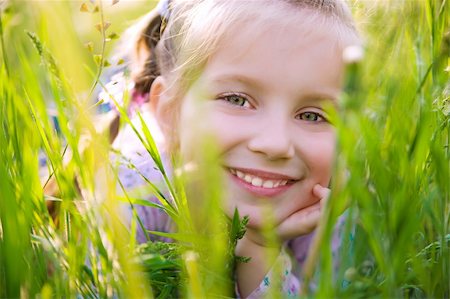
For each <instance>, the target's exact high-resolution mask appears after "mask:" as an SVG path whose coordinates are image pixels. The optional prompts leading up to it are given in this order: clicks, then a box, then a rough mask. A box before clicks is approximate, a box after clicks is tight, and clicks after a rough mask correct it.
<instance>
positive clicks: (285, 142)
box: [247, 117, 295, 160]
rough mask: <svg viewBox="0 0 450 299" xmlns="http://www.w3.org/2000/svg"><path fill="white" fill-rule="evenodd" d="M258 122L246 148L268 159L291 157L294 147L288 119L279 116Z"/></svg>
mask: <svg viewBox="0 0 450 299" xmlns="http://www.w3.org/2000/svg"><path fill="white" fill-rule="evenodd" d="M260 124H261V125H259V126H256V127H257V128H256V130H255V132H254V135H253V137H252V138H251V139H250V140H249V142H248V145H247V147H248V149H249V150H251V151H253V152H256V153H261V154H264V155H265V156H266V157H267V158H268V159H270V160H277V159H290V158H293V157H294V154H295V149H294V144H293V142H292V141H293V140H292V138H293V136H292V135H291V133H290V132H289V124H288V121H287V120H283V119H280V118H279V117H278V118H266V119H264V120H263V121H261V122H260Z"/></svg>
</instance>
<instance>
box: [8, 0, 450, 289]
mask: <svg viewBox="0 0 450 299" xmlns="http://www.w3.org/2000/svg"><path fill="white" fill-rule="evenodd" d="M352 3H353V9H354V13H355V16H356V18H357V21H358V23H359V24H360V26H361V31H362V32H363V35H364V36H365V38H366V43H365V57H364V59H363V60H362V61H361V62H359V63H356V64H353V65H350V66H349V70H348V74H347V81H346V90H345V93H344V95H343V99H342V107H341V109H340V111H337V113H336V115H335V123H336V127H337V131H338V135H339V138H338V140H339V141H338V154H337V159H336V164H335V174H334V176H333V180H332V181H333V183H332V195H331V200H330V201H329V205H328V206H327V208H326V211H325V214H324V217H323V219H322V225H321V228H320V229H319V231H318V232H317V236H318V237H317V238H316V240H315V243H314V244H313V245H312V250H311V254H310V256H309V259H308V261H307V264H306V266H305V269H304V272H305V275H306V277H307V279H309V280H310V281H314V282H315V285H316V287H315V288H314V289H315V290H309V291H308V290H306V293H305V294H304V296H309V295H314V296H318V297H371V296H376V297H438V298H441V297H448V296H450V252H449V244H450V224H449V223H450V222H449V215H450V200H449V198H450V149H449V142H450V99H449V90H450V87H449V76H448V74H449V65H448V58H449V52H450V33H449V32H450V27H449V22H448V15H449V8H448V6H449V4H448V1H444V0H436V1H434V0H424V1H394V0H392V1H353V2H352ZM110 5H111V4H110V3H106V2H105V3H99V2H94V3H92V2H87V3H85V6H83V9H82V10H85V9H86V8H87V10H88V11H89V12H90V13H85V14H86V15H87V16H88V17H89V18H91V19H92V22H93V24H95V23H100V24H103V25H100V26H97V28H95V26H92V32H95V34H94V35H91V36H90V37H89V38H91V37H92V36H94V37H95V38H96V39H95V40H93V44H92V43H89V44H88V49H85V48H84V47H83V44H84V43H85V42H86V40H84V41H81V42H80V37H79V36H78V35H77V32H76V29H77V24H74V23H73V22H72V21H71V20H72V16H73V15H75V16H78V15H79V14H80V12H79V6H78V5H74V4H73V3H71V2H51V3H44V4H42V3H39V2H26V3H24V2H21V1H17V2H0V42H1V48H0V49H1V51H0V53H1V59H0V61H1V66H0V123H1V127H0V190H1V191H0V297H2V298H3V297H13V298H18V297H23V298H28V297H36V296H40V297H44V298H50V297H75V296H83V297H126V298H141V297H153V296H156V297H158V296H159V297H160V298H171V297H174V296H182V297H190V298H199V297H220V296H223V297H224V296H232V292H233V277H232V273H233V265H234V262H235V261H236V259H240V258H239V257H235V256H234V254H233V246H235V243H236V240H237V239H238V238H239V237H241V236H242V234H243V233H244V231H245V230H244V228H243V225H244V224H245V221H246V220H245V219H244V220H243V221H242V218H241V217H239V215H238V214H236V215H235V218H234V219H231V220H230V219H227V217H225V216H224V215H223V213H222V212H221V211H220V201H221V196H222V194H221V193H222V192H221V183H220V181H221V180H220V176H219V173H220V172H219V171H218V170H217V169H215V168H214V167H210V165H214V164H215V163H214V161H215V159H216V158H217V157H216V150H215V147H214V143H211V142H210V141H208V140H206V141H202V142H203V143H201V147H202V148H203V149H204V150H202V151H199V152H200V153H201V154H202V155H200V157H199V163H198V165H197V169H196V171H194V172H186V171H185V172H184V173H182V174H181V175H179V176H178V175H173V176H170V174H169V172H167V170H166V169H164V166H163V163H162V162H160V159H161V157H160V155H159V153H158V149H157V148H156V146H155V142H154V141H153V139H152V135H151V132H149V131H148V130H146V129H145V128H146V126H145V122H143V121H142V122H140V121H139V118H137V119H138V124H137V125H135V124H134V123H133V122H132V120H130V119H128V116H127V115H126V112H125V111H126V109H125V108H124V109H123V110H122V111H121V119H122V122H123V123H124V124H126V125H128V126H136V127H135V129H136V133H137V134H138V135H139V136H140V138H141V140H142V143H143V147H144V148H145V149H146V150H147V152H148V154H149V156H151V157H152V158H153V159H154V160H155V161H156V165H157V166H158V168H159V171H160V173H161V179H162V181H165V182H166V185H167V187H166V189H167V190H168V192H161V193H158V192H159V191H161V190H159V189H158V186H156V185H154V184H153V183H155V182H148V183H147V185H148V186H149V188H148V189H149V191H148V192H149V193H151V192H152V193H156V194H159V198H160V204H159V205H158V206H159V208H161V209H163V210H165V211H166V212H167V213H168V214H169V215H170V216H171V217H172V219H173V221H174V223H175V224H176V226H177V230H176V231H175V232H173V233H171V234H167V233H163V232H152V233H153V234H159V235H162V236H166V237H171V238H173V239H175V240H178V242H177V243H173V244H161V243H156V242H149V243H147V244H143V245H137V244H136V243H135V241H134V234H135V232H136V229H137V227H138V226H139V225H140V224H139V219H137V218H135V219H134V222H133V223H134V224H133V225H132V227H133V229H132V230H131V232H130V231H129V230H128V229H127V228H126V225H125V224H124V221H123V216H122V215H121V208H120V206H121V205H123V201H125V202H126V204H128V205H132V206H136V205H139V204H141V205H142V204H144V205H151V204H149V203H148V202H146V201H143V200H142V198H137V197H134V196H133V193H132V192H130V193H127V192H126V193H125V194H124V195H121V194H118V193H117V191H116V190H117V189H119V190H120V183H118V182H117V169H115V167H113V166H114V165H111V163H109V161H110V159H109V157H110V145H109V140H108V134H107V133H108V132H106V133H105V131H104V130H101V128H99V126H98V123H97V122H96V121H95V120H94V118H93V115H94V113H95V107H93V106H92V104H93V103H92V99H91V94H89V91H91V92H92V91H93V90H94V89H95V87H96V85H104V84H105V83H106V82H102V80H101V76H100V74H101V73H102V72H104V71H105V70H108V68H109V66H108V65H109V63H110V62H107V59H106V57H107V53H108V51H109V50H110V49H111V46H110V45H109V41H107V40H108V39H111V38H115V35H113V34H112V31H108V30H111V29H108V28H107V27H108V26H109V25H106V24H107V22H111V23H112V24H113V25H112V26H114V19H112V20H108V15H107V13H106V12H105V7H108V9H110V7H109V6H110ZM97 10H98V12H95V11H97ZM86 15H85V16H86ZM78 26H79V24H78ZM78 29H79V28H78ZM81 39H83V37H82V38H81ZM89 49H93V50H92V52H89ZM93 82H95V83H93ZM49 108H52V109H54V110H56V111H57V115H58V117H57V120H58V124H59V127H60V133H59V132H57V131H56V130H55V127H54V123H53V122H52V118H50V117H49V116H48V111H49ZM42 156H45V157H46V159H47V169H46V171H45V173H44V174H43V171H42V164H39V163H40V162H39V161H40V159H41V160H42ZM175 164H176V163H175ZM49 182H54V183H55V184H56V185H57V186H58V188H59V194H58V195H57V196H54V197H50V196H46V195H44V192H43V186H44V185H46V184H49ZM118 185H119V187H117V186H118ZM185 186H190V187H188V188H186V187H185ZM193 186H194V187H193ZM49 201H53V202H57V203H59V205H58V206H59V209H58V211H57V214H58V216H59V217H58V219H59V222H54V221H53V220H52V217H51V215H50V214H49V213H48V211H47V207H46V203H48V202H49ZM344 210H345V225H344V227H343V229H342V240H343V241H342V242H343V244H342V249H341V251H340V252H339V255H338V256H333V255H332V252H331V238H332V232H333V228H334V226H335V223H336V222H337V219H338V217H339V216H340V215H341V213H342V212H343V211H344ZM337 260H338V261H339V265H340V266H339V270H338V272H337V273H335V272H334V271H333V269H332V268H333V264H335V263H336V261H337ZM273 296H281V295H280V294H276V293H274V294H273Z"/></svg>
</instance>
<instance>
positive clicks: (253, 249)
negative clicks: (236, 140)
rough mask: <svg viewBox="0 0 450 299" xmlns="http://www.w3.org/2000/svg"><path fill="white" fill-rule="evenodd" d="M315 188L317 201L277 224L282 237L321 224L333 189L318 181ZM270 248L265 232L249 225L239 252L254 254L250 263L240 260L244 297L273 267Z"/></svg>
mask: <svg viewBox="0 0 450 299" xmlns="http://www.w3.org/2000/svg"><path fill="white" fill-rule="evenodd" d="M312 192H313V194H314V195H315V196H316V197H317V198H319V200H318V201H317V202H316V203H315V204H313V205H311V206H309V207H306V208H303V209H301V210H299V211H297V212H295V213H294V214H292V215H291V216H289V217H288V218H286V219H285V220H284V221H282V222H281V223H280V224H279V225H278V226H277V227H276V229H277V233H278V236H279V237H280V239H281V241H285V240H289V239H293V238H296V237H299V236H302V235H306V234H309V233H311V232H312V231H313V230H314V229H315V228H316V227H317V225H318V224H319V220H320V217H321V214H322V208H323V207H324V206H325V203H326V201H327V200H328V197H329V195H330V189H328V188H325V187H323V186H321V185H319V184H317V185H315V186H314V188H313V190H312ZM268 249H269V248H268V247H267V243H266V242H265V241H264V238H263V236H262V234H261V232H260V231H258V230H255V229H251V228H247V232H246V233H245V235H244V237H243V238H242V239H241V240H239V242H238V244H237V247H236V252H235V254H236V255H238V256H247V257H251V260H250V261H249V262H248V263H238V265H237V268H236V270H237V272H236V274H237V282H238V289H239V292H240V296H241V297H242V298H244V297H247V296H248V295H249V294H250V293H251V292H252V291H253V290H254V289H256V288H257V287H258V285H259V284H260V282H261V281H262V279H263V278H264V276H265V275H266V274H267V272H268V271H269V270H270V268H271V267H272V265H270V264H268V263H267V253H268V251H267V250H268ZM271 249H272V250H280V248H271Z"/></svg>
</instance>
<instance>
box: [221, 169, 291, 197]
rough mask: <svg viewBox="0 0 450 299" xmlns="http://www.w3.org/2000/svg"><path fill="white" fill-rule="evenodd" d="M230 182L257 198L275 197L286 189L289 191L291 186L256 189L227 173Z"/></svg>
mask: <svg viewBox="0 0 450 299" xmlns="http://www.w3.org/2000/svg"><path fill="white" fill-rule="evenodd" d="M229 175H230V176H231V178H232V180H233V181H234V182H236V183H237V184H238V185H239V186H240V187H242V188H244V189H245V190H247V191H249V192H250V193H252V194H254V195H256V196H259V197H273V196H277V195H279V194H281V193H283V192H285V191H286V190H287V189H289V188H290V187H291V186H292V185H289V184H288V185H284V186H278V187H275V188H264V187H257V186H253V185H252V184H249V183H247V182H246V181H244V180H242V179H240V178H239V177H237V176H235V175H233V174H231V173H229Z"/></svg>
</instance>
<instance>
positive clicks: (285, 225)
mask: <svg viewBox="0 0 450 299" xmlns="http://www.w3.org/2000/svg"><path fill="white" fill-rule="evenodd" d="M321 211H322V209H321V203H320V202H317V203H315V204H313V205H311V206H309V207H306V208H304V209H301V210H299V211H297V212H295V213H294V214H292V215H290V216H289V217H288V218H286V219H285V220H284V221H283V222H282V223H280V224H279V225H278V228H277V230H278V234H279V236H280V237H281V238H282V239H284V240H286V239H292V238H295V237H298V236H301V235H306V234H309V233H310V232H312V231H313V230H314V229H315V228H316V227H317V225H318V223H319V220H320V217H321Z"/></svg>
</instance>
